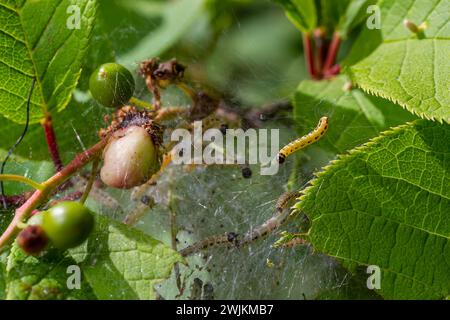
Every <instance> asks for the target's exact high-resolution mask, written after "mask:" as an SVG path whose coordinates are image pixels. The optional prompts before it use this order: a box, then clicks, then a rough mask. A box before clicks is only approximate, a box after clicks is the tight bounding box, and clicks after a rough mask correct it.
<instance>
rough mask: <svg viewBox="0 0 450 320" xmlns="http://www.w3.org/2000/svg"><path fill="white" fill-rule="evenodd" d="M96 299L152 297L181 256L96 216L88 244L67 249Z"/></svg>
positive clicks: (126, 227) (115, 223)
mask: <svg viewBox="0 0 450 320" xmlns="http://www.w3.org/2000/svg"><path fill="white" fill-rule="evenodd" d="M70 253H71V255H72V257H73V258H74V259H75V260H76V262H77V263H78V265H79V266H80V267H81V269H82V270H83V273H84V274H85V275H86V278H87V281H88V282H89V283H90V285H91V286H92V289H93V291H94V293H95V295H96V296H97V298H99V299H155V297H156V293H155V291H154V288H153V287H154V285H155V284H157V283H159V282H161V281H162V280H164V279H166V278H167V277H169V275H170V273H171V271H172V268H173V265H174V264H175V263H177V262H182V261H183V260H182V258H181V256H180V255H179V254H178V253H177V252H175V251H173V250H172V249H170V248H169V247H167V246H165V245H163V244H162V243H161V242H159V241H157V240H155V239H153V238H152V237H150V236H148V235H145V234H144V233H142V232H141V231H138V230H135V229H131V228H130V227H128V226H125V225H123V224H120V223H117V222H114V221H112V220H110V219H108V218H105V217H103V216H96V227H95V230H94V232H93V234H92V235H91V237H90V238H89V239H88V241H87V243H85V244H84V245H82V246H80V247H78V248H75V249H73V250H71V251H70Z"/></svg>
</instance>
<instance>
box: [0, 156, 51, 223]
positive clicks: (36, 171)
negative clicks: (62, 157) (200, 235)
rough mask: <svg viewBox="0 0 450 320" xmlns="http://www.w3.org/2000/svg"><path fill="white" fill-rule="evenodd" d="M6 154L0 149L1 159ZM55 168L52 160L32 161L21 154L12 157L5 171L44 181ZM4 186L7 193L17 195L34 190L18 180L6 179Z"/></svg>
mask: <svg viewBox="0 0 450 320" xmlns="http://www.w3.org/2000/svg"><path fill="white" fill-rule="evenodd" d="M5 156H6V151H5V150H3V149H0V159H4V158H5ZM54 170H55V169H54V166H53V164H51V163H50V162H47V161H32V160H28V159H26V158H23V157H20V156H12V157H10V158H9V160H8V163H7V165H6V166H5V172H7V173H9V174H17V175H21V176H25V177H27V178H29V179H32V180H34V181H36V182H43V181H45V180H47V179H48V178H50V177H51V176H52V175H53V173H54ZM4 187H5V194H7V195H16V194H21V193H22V192H24V191H29V190H32V188H31V187H30V186H28V185H25V184H23V183H20V182H17V181H5V182H4ZM0 230H2V229H0Z"/></svg>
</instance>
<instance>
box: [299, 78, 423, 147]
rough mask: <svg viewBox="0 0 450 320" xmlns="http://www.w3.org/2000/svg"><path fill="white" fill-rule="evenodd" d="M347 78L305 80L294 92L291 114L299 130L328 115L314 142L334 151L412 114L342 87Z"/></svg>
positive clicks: (312, 126) (400, 121)
mask: <svg viewBox="0 0 450 320" xmlns="http://www.w3.org/2000/svg"><path fill="white" fill-rule="evenodd" d="M346 82H347V80H346V77H344V76H339V77H337V78H335V79H333V80H331V81H320V82H318V81H311V80H305V81H302V82H301V83H300V85H299V86H298V88H297V91H296V92H295V94H294V98H293V105H294V118H295V120H296V122H297V124H298V126H299V132H300V133H301V134H306V133H307V132H308V131H310V130H311V128H314V126H315V125H316V123H317V121H318V119H319V118H320V117H322V116H328V118H329V122H330V126H329V129H328V131H327V134H326V135H325V136H324V137H323V139H321V141H319V142H318V144H317V146H319V147H320V148H325V149H326V150H328V151H331V152H333V153H334V154H337V153H342V152H344V151H346V150H349V149H351V148H354V147H356V146H358V145H360V144H362V143H364V142H366V141H368V140H369V139H370V138H373V137H375V136H376V135H377V134H378V133H379V132H381V131H383V130H386V129H388V128H389V127H391V126H396V125H399V124H403V123H405V122H407V121H410V120H413V119H414V118H415V117H414V116H413V115H411V114H410V113H409V112H407V111H405V110H403V109H402V108H400V107H399V106H397V105H395V104H394V103H392V102H390V101H388V100H385V99H382V98H378V97H374V96H369V95H367V94H365V93H364V92H362V91H361V90H359V89H353V90H345V89H344V86H345V84H346Z"/></svg>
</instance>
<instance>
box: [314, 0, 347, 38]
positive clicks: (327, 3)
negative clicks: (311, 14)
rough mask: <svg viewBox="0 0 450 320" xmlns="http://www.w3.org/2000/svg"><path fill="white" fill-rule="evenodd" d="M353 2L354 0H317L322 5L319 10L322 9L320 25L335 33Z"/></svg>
mask: <svg viewBox="0 0 450 320" xmlns="http://www.w3.org/2000/svg"><path fill="white" fill-rule="evenodd" d="M351 2H352V0H340V1H335V0H316V3H318V4H319V5H320V10H317V11H320V19H319V23H318V25H320V26H324V27H325V28H326V29H327V31H328V33H330V34H331V33H333V30H334V29H335V28H336V26H337V25H338V24H339V21H341V19H342V16H343V15H344V14H345V11H346V10H347V8H348V6H349V4H350V3H351Z"/></svg>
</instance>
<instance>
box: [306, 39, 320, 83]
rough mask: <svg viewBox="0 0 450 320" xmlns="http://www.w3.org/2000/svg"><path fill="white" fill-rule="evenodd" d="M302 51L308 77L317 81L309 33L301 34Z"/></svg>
mask: <svg viewBox="0 0 450 320" xmlns="http://www.w3.org/2000/svg"><path fill="white" fill-rule="evenodd" d="M303 50H304V54H305V61H306V65H307V67H308V72H309V75H310V76H311V78H313V79H317V72H316V68H315V66H314V52H313V47H312V43H311V35H310V34H309V33H304V34H303Z"/></svg>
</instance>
